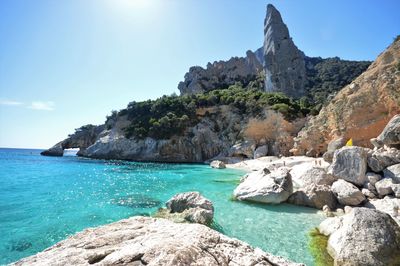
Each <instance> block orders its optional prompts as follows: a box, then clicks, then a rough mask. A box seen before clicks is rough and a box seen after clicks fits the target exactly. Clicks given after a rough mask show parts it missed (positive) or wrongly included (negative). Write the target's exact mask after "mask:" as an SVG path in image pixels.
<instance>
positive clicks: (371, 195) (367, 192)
mask: <svg viewBox="0 0 400 266" xmlns="http://www.w3.org/2000/svg"><path fill="white" fill-rule="evenodd" d="M361 192H362V193H363V194H364V196H365V197H367V198H370V199H374V198H376V195H375V194H374V193H372V192H371V191H370V190H369V189H366V188H363V189H361Z"/></svg>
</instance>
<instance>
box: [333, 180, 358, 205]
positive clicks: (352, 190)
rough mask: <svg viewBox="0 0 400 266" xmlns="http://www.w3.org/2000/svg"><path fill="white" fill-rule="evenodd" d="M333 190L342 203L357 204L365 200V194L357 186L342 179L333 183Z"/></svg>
mask: <svg viewBox="0 0 400 266" xmlns="http://www.w3.org/2000/svg"><path fill="white" fill-rule="evenodd" d="M332 192H333V193H334V194H335V195H336V197H337V199H338V201H339V203H340V204H342V205H350V206H357V205H359V204H360V203H362V202H363V201H364V200H365V196H364V194H363V193H362V192H361V191H360V190H359V189H358V188H357V187H356V186H354V185H353V184H351V183H349V182H347V181H345V180H342V179H339V180H338V181H335V182H334V183H333V184H332Z"/></svg>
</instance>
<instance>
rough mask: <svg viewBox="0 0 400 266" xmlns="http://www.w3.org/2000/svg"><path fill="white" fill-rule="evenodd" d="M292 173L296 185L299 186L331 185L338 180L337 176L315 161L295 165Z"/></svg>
mask: <svg viewBox="0 0 400 266" xmlns="http://www.w3.org/2000/svg"><path fill="white" fill-rule="evenodd" d="M290 174H291V175H292V178H293V184H294V186H295V187H298V188H303V187H307V186H310V185H312V184H315V185H328V186H330V185H332V183H333V182H335V181H336V180H337V178H335V177H334V176H332V175H331V174H328V173H327V170H326V168H325V167H323V166H319V165H316V164H315V163H304V164H300V165H295V166H294V167H293V168H292V170H291V171H290Z"/></svg>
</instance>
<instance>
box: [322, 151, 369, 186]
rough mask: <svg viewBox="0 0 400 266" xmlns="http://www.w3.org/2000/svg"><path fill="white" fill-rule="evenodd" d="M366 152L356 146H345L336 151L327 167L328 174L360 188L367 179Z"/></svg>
mask: <svg viewBox="0 0 400 266" xmlns="http://www.w3.org/2000/svg"><path fill="white" fill-rule="evenodd" d="M366 172H367V151H366V150H365V149H364V148H361V147H356V146H346V147H343V148H341V149H339V150H336V151H335V153H334V156H333V162H332V164H331V166H330V167H329V171H328V173H329V174H332V175H333V176H335V177H337V178H340V179H343V180H346V181H348V182H351V183H353V184H355V185H358V186H362V185H363V184H364V183H365V182H366V181H367V178H366V176H365V174H366Z"/></svg>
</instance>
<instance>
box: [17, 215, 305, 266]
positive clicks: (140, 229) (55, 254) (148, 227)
mask: <svg viewBox="0 0 400 266" xmlns="http://www.w3.org/2000/svg"><path fill="white" fill-rule="evenodd" d="M89 264H97V265H149V266H155V265H171V266H172V265H174V266H175V265H177V266H179V265H180V266H184V265H210V266H211V265H216V266H217V265H271V266H272V265H282V266H291V265H300V264H296V263H292V262H289V261H287V260H285V259H283V258H281V257H277V256H273V255H270V254H268V253H265V252H263V251H261V250H260V249H254V248H252V247H250V246H249V245H248V244H246V243H244V242H242V241H239V240H236V239H233V238H229V237H227V236H224V235H222V234H220V233H218V232H216V231H214V230H212V229H210V228H208V227H206V226H203V225H199V224H177V223H173V222H171V221H168V220H165V219H155V218H148V217H133V218H129V219H125V220H121V221H119V222H116V223H112V224H108V225H104V226H100V227H97V228H90V229H86V230H84V231H82V232H80V233H77V234H75V235H73V236H71V237H69V238H68V239H66V240H64V241H61V242H59V243H57V244H55V245H54V246H52V247H50V248H48V249H46V250H45V251H43V252H40V253H38V254H36V255H34V256H30V257H27V258H25V259H22V260H20V261H17V262H16V263H14V264H12V265H38V266H39V265H40V266H42V265H89Z"/></svg>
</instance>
